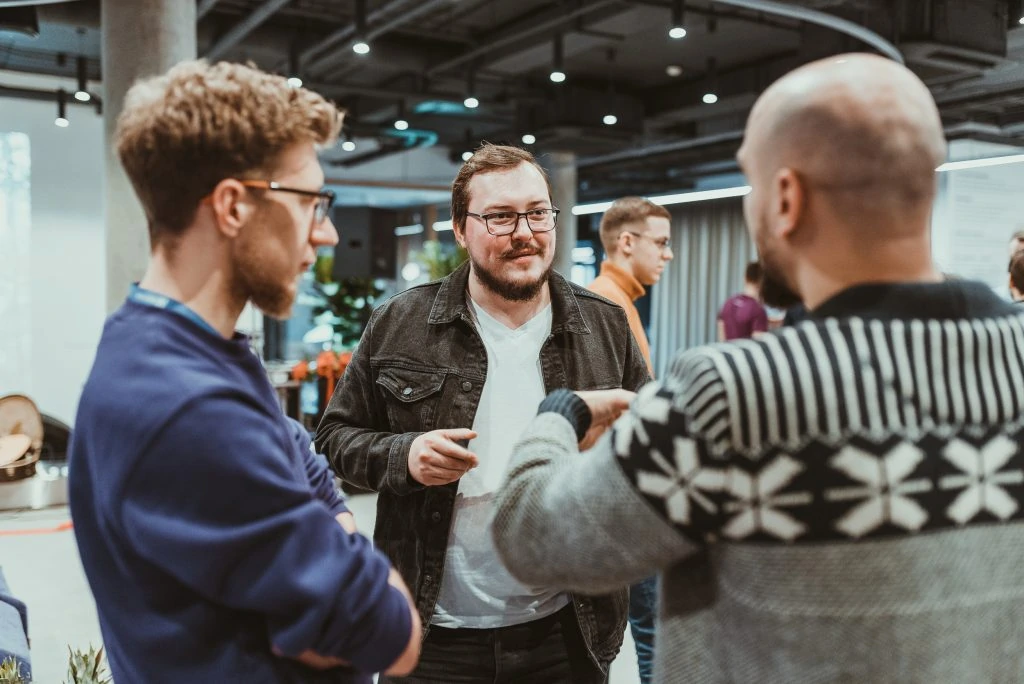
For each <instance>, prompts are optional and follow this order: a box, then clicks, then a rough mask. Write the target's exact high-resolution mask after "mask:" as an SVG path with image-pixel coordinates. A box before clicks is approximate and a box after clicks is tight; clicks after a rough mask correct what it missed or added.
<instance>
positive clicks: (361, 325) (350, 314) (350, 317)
mask: <svg viewBox="0 0 1024 684" xmlns="http://www.w3.org/2000/svg"><path fill="white" fill-rule="evenodd" d="M335 286H336V287H337V289H335ZM319 290H320V294H321V295H322V296H323V298H324V304H323V305H322V306H317V307H314V308H313V315H314V316H317V317H318V319H319V317H320V316H323V314H325V313H329V314H331V315H330V316H328V317H327V321H326V322H328V323H330V324H331V326H332V327H333V328H334V332H335V333H339V334H340V335H341V344H342V346H343V347H349V346H351V345H353V344H355V343H356V342H358V341H359V338H360V336H361V335H362V334H363V330H364V329H365V328H366V324H367V323H369V322H370V314H372V313H373V308H374V307H375V306H376V305H377V300H378V298H379V297H380V296H381V295H382V294H384V290H382V289H380V288H379V287H377V286H376V285H374V283H373V279H372V278H346V279H345V280H342V281H341V282H340V283H329V284H327V285H323V286H320V288H319Z"/></svg>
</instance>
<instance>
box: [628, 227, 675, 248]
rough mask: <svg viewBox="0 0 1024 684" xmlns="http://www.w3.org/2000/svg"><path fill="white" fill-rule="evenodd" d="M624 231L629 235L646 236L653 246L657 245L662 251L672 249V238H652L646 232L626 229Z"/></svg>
mask: <svg viewBox="0 0 1024 684" xmlns="http://www.w3.org/2000/svg"><path fill="white" fill-rule="evenodd" d="M626 232H627V233H629V234H630V235H636V236H637V237H642V238H647V239H648V240H650V241H651V242H653V243H654V244H655V246H657V247H658V249H660V250H661V251H662V252H664V251H665V250H667V249H672V238H667V237H666V238H653V237H651V236H650V235H648V234H646V233H637V232H635V231H632V230H627V231H626Z"/></svg>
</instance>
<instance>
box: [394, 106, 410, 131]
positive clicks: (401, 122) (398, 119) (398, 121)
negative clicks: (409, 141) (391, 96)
mask: <svg viewBox="0 0 1024 684" xmlns="http://www.w3.org/2000/svg"><path fill="white" fill-rule="evenodd" d="M408 128H409V122H408V121H406V119H405V100H399V101H398V109H397V111H396V112H395V129H396V130H399V131H404V130H408Z"/></svg>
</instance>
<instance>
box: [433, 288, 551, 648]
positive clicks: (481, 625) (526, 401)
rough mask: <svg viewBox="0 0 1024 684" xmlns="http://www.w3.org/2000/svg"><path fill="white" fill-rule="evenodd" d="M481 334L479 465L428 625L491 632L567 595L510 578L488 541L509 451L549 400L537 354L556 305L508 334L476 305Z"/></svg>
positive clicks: (455, 525) (469, 479) (536, 614)
mask: <svg viewBox="0 0 1024 684" xmlns="http://www.w3.org/2000/svg"><path fill="white" fill-rule="evenodd" d="M469 302H470V310H471V312H472V313H473V314H474V320H475V321H476V325H477V330H478V331H479V333H480V337H481V338H482V339H483V342H484V347H485V348H486V349H487V381H486V382H485V383H484V387H483V391H482V393H481V396H480V405H479V406H478V407H477V411H476V417H475V418H474V419H473V430H474V431H475V432H476V433H477V438H476V439H474V440H472V441H471V442H470V443H469V450H470V451H472V452H473V453H474V454H476V455H477V458H478V459H479V465H478V466H477V467H476V468H474V469H473V470H470V471H469V472H468V473H466V474H465V475H463V476H462V479H461V480H459V493H458V495H457V496H456V498H455V512H454V518H453V520H452V528H451V532H450V534H449V538H448V551H447V556H446V558H445V568H444V573H443V578H442V581H441V590H440V594H439V596H438V599H437V605H436V606H435V608H434V617H433V618H432V619H431V623H432V624H435V625H440V626H442V627H469V628H476V629H491V628H495V627H504V626H507V625H515V624H520V623H523V622H530V621H531V620H537V619H540V618H542V617H546V616H548V615H551V614H552V613H554V612H556V611H558V610H559V609H561V608H562V607H563V606H565V605H566V603H568V601H569V597H568V596H567V595H566V594H560V593H558V592H557V591H553V590H549V589H545V588H540V587H528V586H525V585H523V584H522V583H521V582H519V581H518V580H516V579H515V578H514V577H512V575H510V574H509V572H508V570H506V569H505V566H504V565H502V563H501V559H500V558H499V557H498V553H497V551H496V550H495V548H494V542H493V541H492V540H491V522H492V519H493V517H494V498H495V492H496V491H497V490H498V487H499V486H500V485H501V481H502V478H503V477H504V475H505V471H506V469H507V466H508V461H509V458H510V457H511V455H512V446H513V445H514V444H515V443H516V442H517V441H518V440H519V438H520V437H521V436H522V434H523V431H524V430H525V429H526V427H527V425H529V424H530V421H531V420H532V419H533V417H534V416H536V415H537V406H538V405H539V404H540V402H541V400H542V399H544V396H545V393H544V378H543V375H542V373H541V367H540V350H541V347H542V346H543V345H544V343H545V342H546V341H547V339H548V337H549V336H550V335H551V306H550V305H548V306H547V307H545V308H544V310H543V311H541V312H540V313H538V314H537V315H536V316H534V317H533V318H531V319H530V320H529V321H527V322H526V323H525V324H523V325H522V326H520V327H519V328H517V329H516V330H510V329H509V328H507V327H505V325H504V324H502V323H500V322H499V321H497V320H495V319H494V318H493V317H492V316H491V315H490V314H488V313H487V312H486V311H484V310H483V309H482V308H480V307H479V306H477V304H476V302H473V300H472V299H470V300H469Z"/></svg>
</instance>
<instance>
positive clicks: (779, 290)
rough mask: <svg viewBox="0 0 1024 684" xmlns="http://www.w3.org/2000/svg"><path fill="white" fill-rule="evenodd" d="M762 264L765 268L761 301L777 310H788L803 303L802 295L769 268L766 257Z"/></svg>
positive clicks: (762, 258) (762, 278)
mask: <svg viewBox="0 0 1024 684" xmlns="http://www.w3.org/2000/svg"><path fill="white" fill-rule="evenodd" d="M761 264H762V267H763V274H762V277H761V301H763V302H764V303H765V304H767V305H768V306H771V307H775V308H777V309H788V308H789V307H791V306H796V305H797V304H799V303H800V302H801V301H802V299H801V297H800V295H798V294H797V293H796V292H794V291H793V290H792V288H790V287H789V285H787V284H786V281H785V280H783V279H782V277H781V275H780V274H778V273H777V272H776V271H775V269H774V268H771V267H769V265H768V262H767V261H766V260H765V259H764V257H761Z"/></svg>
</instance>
